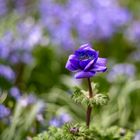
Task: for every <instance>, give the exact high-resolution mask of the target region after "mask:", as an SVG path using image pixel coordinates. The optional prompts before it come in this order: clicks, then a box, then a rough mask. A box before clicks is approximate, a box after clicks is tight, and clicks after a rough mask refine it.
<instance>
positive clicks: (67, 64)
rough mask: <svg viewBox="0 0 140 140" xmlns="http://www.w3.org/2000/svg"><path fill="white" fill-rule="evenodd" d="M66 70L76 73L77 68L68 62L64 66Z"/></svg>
mask: <svg viewBox="0 0 140 140" xmlns="http://www.w3.org/2000/svg"><path fill="white" fill-rule="evenodd" d="M65 68H66V69H68V70H69V71H77V70H78V68H77V67H74V65H72V63H71V62H70V61H69V60H68V61H67V63H66V66H65Z"/></svg>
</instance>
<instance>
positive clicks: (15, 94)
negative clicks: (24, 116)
mask: <svg viewBox="0 0 140 140" xmlns="http://www.w3.org/2000/svg"><path fill="white" fill-rule="evenodd" d="M10 95H11V96H12V97H13V98H15V99H16V100H18V99H19V98H20V97H21V95H20V91H19V89H18V88H17V87H12V88H11V89H10Z"/></svg>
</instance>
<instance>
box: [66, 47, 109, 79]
mask: <svg viewBox="0 0 140 140" xmlns="http://www.w3.org/2000/svg"><path fill="white" fill-rule="evenodd" d="M106 62H107V60H106V59H105V58H100V57H99V53H98V52H97V51H95V50H94V49H92V48H91V46H90V45H89V44H84V45H82V46H81V47H80V48H79V49H78V50H76V51H75V53H74V54H72V55H70V56H69V58H68V61H67V63H66V69H68V70H69V71H72V72H77V73H76V74H75V78H77V79H80V78H90V77H92V76H94V75H95V74H96V72H105V71H106V70H107V68H106Z"/></svg>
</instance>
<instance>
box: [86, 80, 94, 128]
mask: <svg viewBox="0 0 140 140" xmlns="http://www.w3.org/2000/svg"><path fill="white" fill-rule="evenodd" d="M87 80H88V88H89V98H92V97H93V92H92V87H91V81H90V78H88V79H87ZM91 112H92V107H91V106H90V105H88V107H87V114H86V125H87V127H88V128H89V126H90V118H91Z"/></svg>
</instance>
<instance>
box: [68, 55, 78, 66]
mask: <svg viewBox="0 0 140 140" xmlns="http://www.w3.org/2000/svg"><path fill="white" fill-rule="evenodd" d="M68 60H69V61H70V62H71V64H72V65H73V66H74V67H75V68H79V60H78V59H77V57H76V56H75V55H70V56H69V59H68Z"/></svg>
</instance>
